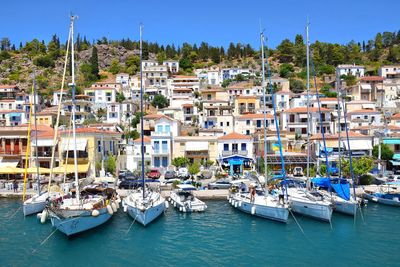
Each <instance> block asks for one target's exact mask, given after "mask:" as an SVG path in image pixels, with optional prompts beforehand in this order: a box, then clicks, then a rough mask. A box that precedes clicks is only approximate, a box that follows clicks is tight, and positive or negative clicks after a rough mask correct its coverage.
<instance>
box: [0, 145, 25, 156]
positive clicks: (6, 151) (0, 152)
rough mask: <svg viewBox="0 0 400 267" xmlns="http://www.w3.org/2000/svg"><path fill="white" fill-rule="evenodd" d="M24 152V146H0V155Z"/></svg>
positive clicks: (22, 153)
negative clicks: (12, 147)
mask: <svg viewBox="0 0 400 267" xmlns="http://www.w3.org/2000/svg"><path fill="white" fill-rule="evenodd" d="M25 153H26V147H23V148H22V149H20V148H14V149H11V148H5V149H3V148H0V155H1V156H12V155H15V156H16V155H25Z"/></svg>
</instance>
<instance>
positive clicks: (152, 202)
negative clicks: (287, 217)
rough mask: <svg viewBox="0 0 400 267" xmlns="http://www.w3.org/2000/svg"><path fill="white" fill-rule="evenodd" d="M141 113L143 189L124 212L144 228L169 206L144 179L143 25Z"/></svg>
mask: <svg viewBox="0 0 400 267" xmlns="http://www.w3.org/2000/svg"><path fill="white" fill-rule="evenodd" d="M140 111H141V116H140V120H141V127H142V129H141V155H142V165H141V169H142V171H141V175H142V188H139V189H137V190H135V191H132V192H131V193H130V194H129V195H128V196H127V197H126V198H125V199H124V211H126V212H127V213H128V214H129V216H131V217H132V218H133V219H134V220H135V221H138V222H139V223H140V224H142V225H143V226H146V225H148V224H149V223H151V222H152V221H154V220H155V219H156V218H158V217H159V216H160V215H161V214H162V213H163V212H164V211H165V208H166V205H168V204H167V203H166V201H165V199H164V198H163V197H162V196H161V194H160V193H159V192H157V191H155V190H151V189H146V182H145V179H144V172H145V170H144V140H143V138H144V134H143V73H142V25H141V26H140Z"/></svg>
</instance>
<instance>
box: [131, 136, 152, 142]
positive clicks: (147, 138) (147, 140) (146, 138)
mask: <svg viewBox="0 0 400 267" xmlns="http://www.w3.org/2000/svg"><path fill="white" fill-rule="evenodd" d="M133 142H135V143H139V142H142V138H140V137H139V138H136V139H135V140H133ZM143 142H145V143H150V142H151V139H150V137H148V136H144V137H143Z"/></svg>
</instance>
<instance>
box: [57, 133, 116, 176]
mask: <svg viewBox="0 0 400 267" xmlns="http://www.w3.org/2000/svg"><path fill="white" fill-rule="evenodd" d="M60 138H61V142H60V147H59V151H60V156H59V157H60V159H61V166H62V165H64V164H66V163H67V164H68V169H69V170H72V172H73V168H71V167H70V166H73V163H74V160H73V159H74V142H73V139H72V133H70V132H69V131H63V132H61V133H60ZM120 139H121V134H120V133H118V132H115V131H110V130H101V129H97V128H92V127H86V128H78V129H76V149H77V154H78V165H79V166H78V169H79V172H80V173H85V174H86V176H87V177H94V176H95V175H98V173H99V171H100V169H99V168H97V169H96V163H98V164H97V165H99V164H100V162H101V160H102V158H104V160H105V159H106V158H107V156H108V155H113V156H117V155H118V142H119V140H120ZM102 141H103V142H102ZM102 152H103V153H104V156H102ZM67 158H68V159H67ZM117 161H118V158H117Z"/></svg>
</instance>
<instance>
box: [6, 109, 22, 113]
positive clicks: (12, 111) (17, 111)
mask: <svg viewBox="0 0 400 267" xmlns="http://www.w3.org/2000/svg"><path fill="white" fill-rule="evenodd" d="M0 113H25V111H23V110H21V109H10V110H0Z"/></svg>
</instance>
